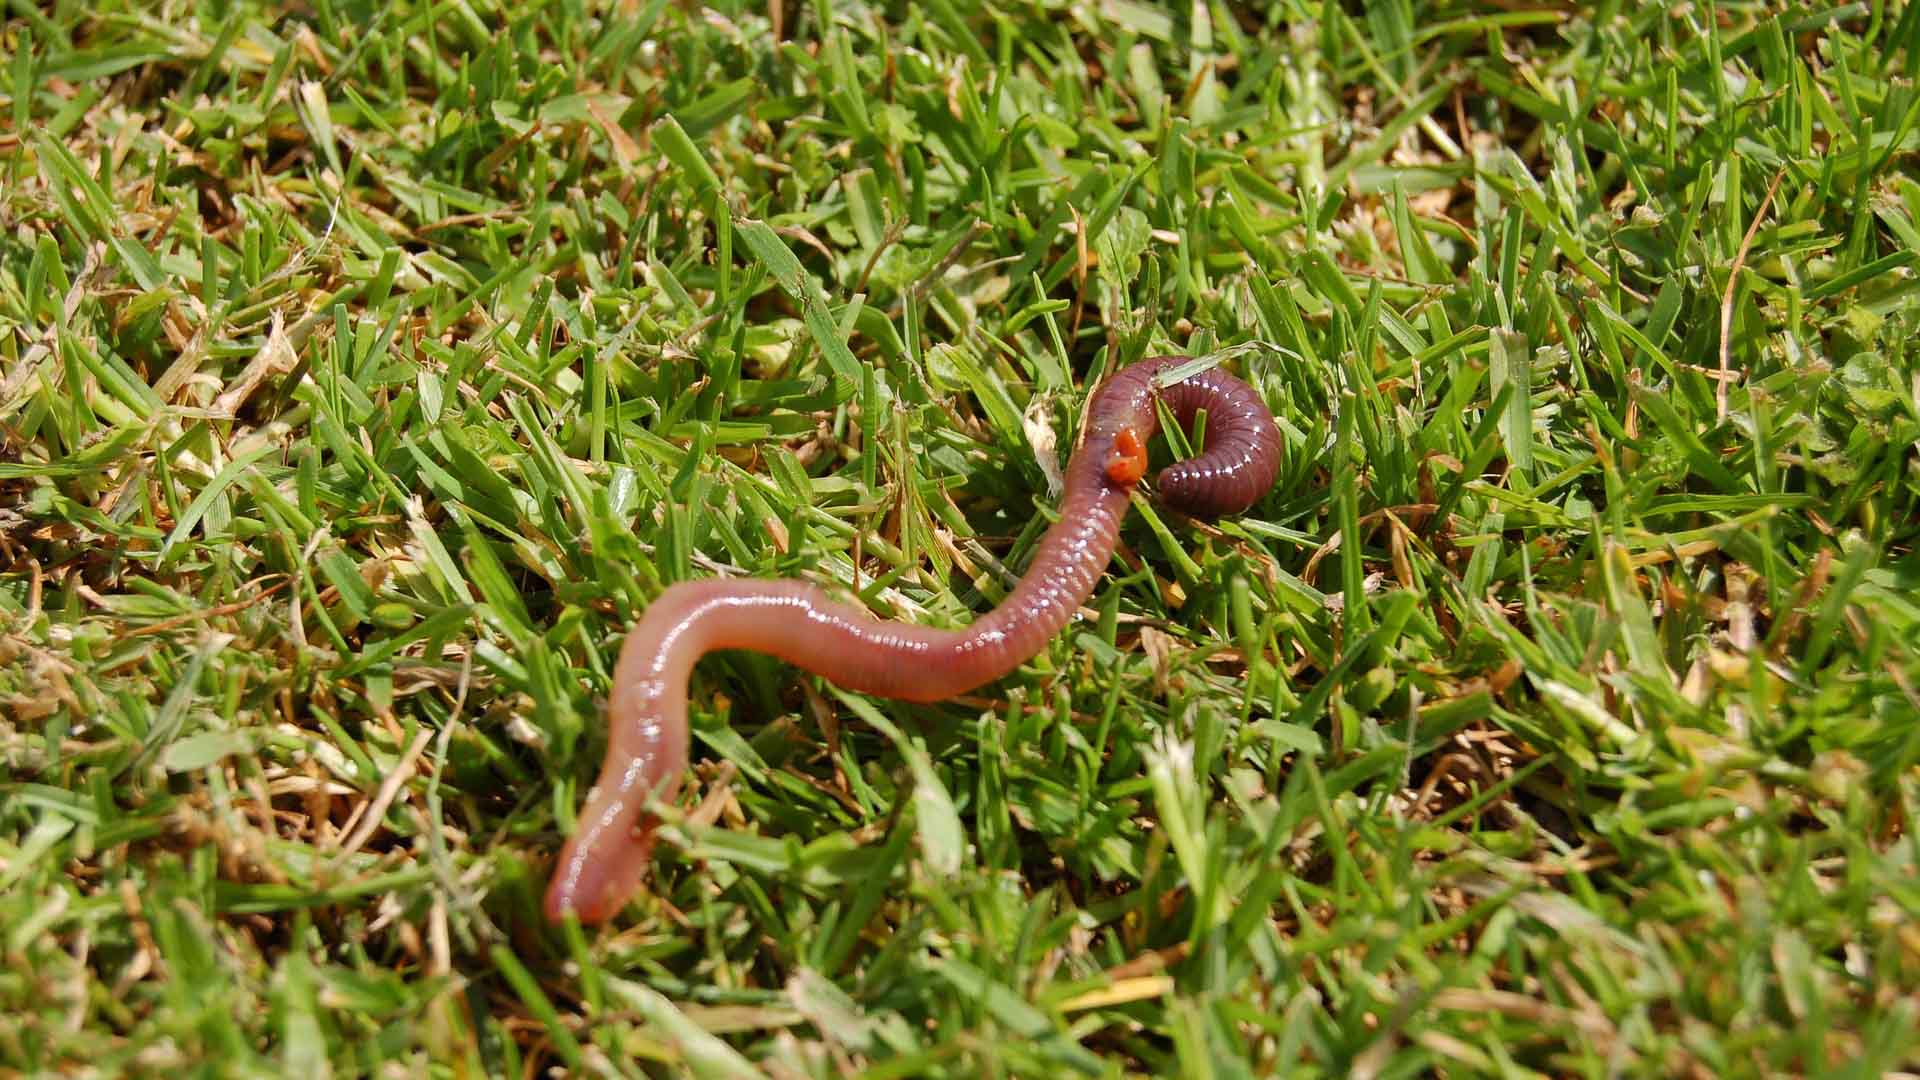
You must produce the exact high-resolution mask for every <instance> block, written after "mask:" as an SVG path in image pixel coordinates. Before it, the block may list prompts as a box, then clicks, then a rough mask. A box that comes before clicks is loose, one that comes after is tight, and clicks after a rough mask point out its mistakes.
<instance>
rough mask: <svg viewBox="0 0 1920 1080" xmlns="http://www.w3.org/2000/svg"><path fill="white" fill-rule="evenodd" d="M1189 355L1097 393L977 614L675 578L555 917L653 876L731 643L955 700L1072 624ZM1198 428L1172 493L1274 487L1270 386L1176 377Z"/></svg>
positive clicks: (1164, 485) (1142, 368) (612, 900)
mask: <svg viewBox="0 0 1920 1080" xmlns="http://www.w3.org/2000/svg"><path fill="white" fill-rule="evenodd" d="M1185 359H1186V358H1184V357H1158V358H1155V359H1150V360H1143V361H1141V362H1139V363H1137V364H1133V365H1131V366H1129V367H1126V368H1123V369H1121V370H1120V371H1119V372H1118V373H1116V374H1115V375H1114V376H1113V377H1111V378H1109V379H1108V380H1107V381H1106V382H1105V383H1104V384H1102V385H1101V386H1100V388H1099V389H1098V390H1096V391H1095V393H1094V396H1093V401H1092V404H1091V406H1090V407H1089V409H1088V411H1087V417H1086V424H1085V428H1086V433H1085V437H1084V438H1083V440H1082V442H1081V445H1080V448H1079V450H1078V451H1076V452H1075V453H1074V455H1073V457H1072V459H1071V460H1070V461H1068V463H1067V474H1066V491H1065V493H1064V494H1063V496H1062V497H1061V501H1060V520H1059V522H1058V523H1056V524H1055V525H1054V526H1053V527H1052V528H1051V529H1049V530H1047V533H1046V535H1045V536H1044V537H1042V538H1041V540H1040V544H1039V547H1038V549H1037V550H1036V551H1035V553H1034V557H1033V562H1032V564H1031V565H1030V566H1029V567H1028V568H1027V573H1026V576H1025V577H1023V578H1021V579H1020V582H1019V584H1018V585H1016V586H1015V587H1014V590H1013V592H1012V593H1011V594H1010V595H1008V596H1007V598H1006V599H1005V600H1004V601H1002V602H1001V604H1000V606H998V607H996V608H994V609H993V610H992V611H990V612H988V613H987V614H985V615H982V616H981V617H980V618H978V619H976V620H974V622H973V624H972V625H971V626H968V627H967V628H966V629H964V630H943V629H938V628H934V627H925V626H914V625H911V624H907V623H898V622H885V621H882V620H879V619H876V618H874V617H873V616H872V615H869V614H867V613H866V612H865V611H863V610H861V609H859V608H855V607H852V606H850V605H848V604H845V603H841V602H839V601H836V600H833V599H830V598H829V597H828V596H827V594H826V593H825V592H823V591H821V590H820V589H818V588H816V587H815V586H813V585H809V584H807V583H805V582H801V581H791V580H776V581H759V580H738V579H733V580H728V579H708V580H702V581H688V582H682V583H680V584H677V585H673V586H671V587H669V588H668V589H667V590H666V591H665V592H663V593H661V594H660V598H659V599H658V600H655V601H654V602H653V604H652V605H651V606H649V607H648V608H647V610H646V612H645V614H643V615H642V616H641V618H640V621H639V622H638V623H636V624H635V625H634V628H633V630H632V631H631V632H630V633H629V634H628V635H627V640H626V643H625V644H624V645H623V646H622V648H621V650H620V660H619V663H618V664H617V665H616V666H615V668H614V672H613V693H612V698H611V700H610V701H609V703H608V707H607V723H608V724H609V726H610V730H609V733H608V746H607V758H606V763H605V764H604V765H603V766H602V767H601V771H600V779H599V781H598V783H597V784H596V785H595V786H594V789H593V792H592V793H591V794H590V795H589V796H588V797H587V802H586V806H585V807H583V808H582V810H581V812H580V820H579V825H578V827H577V828H576V829H575V831H574V833H573V836H572V837H571V838H570V839H569V840H568V841H567V844H566V847H565V848H564V849H563V850H562V851H561V853H560V863H559V866H558V867H557V868H556V869H555V871H554V875H553V881H552V883H551V884H549V885H548V887H547V897H546V911H547V917H548V918H550V919H554V920H559V919H562V918H564V917H565V916H566V914H567V913H568V912H572V913H574V914H575V915H576V916H578V917H579V919H580V921H582V922H585V923H597V922H601V921H604V920H606V919H608V918H610V917H612V916H613V914H614V913H615V912H617V911H618V910H619V909H620V908H621V906H623V905H624V904H625V903H626V902H627V900H628V898H629V897H631V896H632V895H633V894H634V893H635V892H636V891H638V889H639V886H640V879H641V877H642V875H643V874H644V872H645V870H646V867H647V863H648V860H649V856H650V852H651V848H652V823H651V822H650V821H647V820H645V819H646V805H647V802H648V800H649V799H653V798H657V799H660V800H661V801H663V802H665V801H670V800H671V799H672V798H673V796H674V793H675V791H676V790H677V789H678V787H679V783H680V774H681V773H682V772H683V771H684V770H685V768H686V764H687V678H688V676H689V675H690V674H691V673H692V670H693V665H694V661H696V660H698V659H699V658H700V657H701V656H702V655H704V654H706V653H709V652H713V651H715V650H717V649H750V650H753V651H755V652H762V653H766V654H768V655H771V656H777V657H779V658H780V659H782V660H785V661H786V662H788V663H790V664H793V665H795V666H796V667H800V668H804V669H806V670H807V671H810V672H813V673H814V674H816V675H820V676H823V677H824V678H826V679H828V680H829V681H831V682H834V683H837V684H839V685H840V686H843V687H846V688H847V689H849V690H856V691H859V692H861V693H867V694H875V695H878V696H881V697H890V698H899V699H903V700H906V701H939V700H941V699H943V698H949V697H952V696H954V695H955V694H961V693H965V692H966V691H968V690H971V689H973V688H974V687H976V686H979V685H981V684H982V683H986V682H990V681H992V680H994V679H997V678H999V677H1001V676H1003V675H1005V674H1007V673H1008V672H1010V671H1012V670H1013V669H1014V668H1016V667H1019V666H1020V665H1021V664H1022V663H1024V662H1025V661H1026V660H1027V659H1028V658H1029V657H1031V656H1033V655H1034V654H1035V653H1037V652H1039V651H1040V648H1041V646H1043V645H1045V644H1046V643H1047V641H1048V639H1050V638H1052V637H1053V636H1054V635H1055V634H1056V633H1058V632H1059V631H1060V630H1061V628H1063V627H1064V626H1066V624H1067V622H1068V620H1070V619H1071V618H1072V617H1073V614H1074V612H1075V611H1077V610H1078V609H1079V607H1080V605H1081V604H1083V603H1084V602H1086V599H1087V597H1088V596H1090V595H1092V593H1093V587H1094V584H1095V583H1096V582H1097V581H1098V580H1099V577H1100V574H1101V572H1102V571H1104V570H1105V569H1106V566H1107V562H1108V560H1109V559H1111V558H1112V556H1113V546H1114V542H1115V540H1116V539H1117V538H1118V536H1119V533H1120V521H1121V519H1122V518H1123V517H1125V516H1126V512H1127V505H1128V498H1129V496H1130V495H1131V493H1132V491H1133V488H1134V485H1135V484H1137V483H1138V482H1139V480H1140V478H1141V477H1142V476H1143V475H1144V474H1145V472H1146V467H1147V450H1146V445H1147V441H1148V440H1149V439H1151V438H1152V437H1153V435H1154V433H1155V432H1156V431H1157V430H1158V428H1159V418H1158V416H1157V415H1156V413H1155V410H1154V396H1155V393H1156V391H1155V389H1154V385H1153V380H1154V377H1155V376H1156V375H1159V374H1160V373H1162V372H1164V371H1166V370H1167V369H1168V368H1171V367H1172V366H1174V365H1176V364H1180V363H1183V362H1184V361H1185ZM1158 394H1159V396H1160V398H1161V400H1163V401H1165V402H1166V403H1167V405H1168V407H1169V409H1170V411H1171V412H1172V413H1173V415H1174V416H1175V417H1177V418H1178V419H1179V421H1180V424H1181V426H1182V427H1183V428H1188V429H1189V430H1190V429H1191V425H1192V422H1193V417H1194V414H1195V413H1196V412H1197V411H1199V410H1201V409H1204V410H1206V413H1207V430H1206V439H1205V447H1204V449H1203V450H1202V452H1201V453H1200V454H1199V455H1198V456H1196V457H1193V458H1189V459H1188V460H1186V461H1182V462H1178V463H1176V464H1174V465H1171V466H1169V467H1167V468H1166V469H1163V470H1161V472H1160V475H1159V476H1158V477H1157V478H1156V481H1155V483H1156V485H1157V486H1158V488H1159V492H1160V497H1161V499H1162V500H1163V501H1164V502H1166V503H1167V504H1169V505H1171V506H1172V507H1174V508H1175V509H1177V510H1181V511H1183V512H1186V513H1189V514H1192V515H1194V516H1196V517H1216V516H1219V515H1222V514H1231V513H1238V512H1239V511H1241V510H1244V509H1246V508H1247V507H1249V506H1251V505H1253V503H1254V501H1255V500H1256V499H1258V498H1259V497H1260V496H1261V495H1263V494H1265V493H1266V491H1267V489H1268V488H1270V487H1272V486H1273V479H1274V476H1275V474H1276V473H1277V472H1278V470H1279V467H1280V433H1279V431H1278V430H1277V429H1276V428H1275V427H1274V423H1273V416H1272V414H1270V413H1268V412H1267V409H1266V407H1265V406H1264V405H1262V404H1261V403H1260V399H1259V397H1258V395H1256V394H1255V393H1254V392H1253V390H1252V388H1251V387H1249V386H1247V385H1246V384H1245V383H1243V382H1241V381H1240V380H1238V379H1236V378H1234V377H1232V376H1231V375H1228V374H1226V373H1225V372H1222V371H1218V370H1208V371H1204V372H1201V373H1200V374H1198V375H1195V376H1193V377H1191V378H1189V379H1186V380H1184V381H1182V382H1179V383H1176V384H1174V385H1172V386H1169V387H1165V388H1162V389H1160V390H1159V391H1158Z"/></svg>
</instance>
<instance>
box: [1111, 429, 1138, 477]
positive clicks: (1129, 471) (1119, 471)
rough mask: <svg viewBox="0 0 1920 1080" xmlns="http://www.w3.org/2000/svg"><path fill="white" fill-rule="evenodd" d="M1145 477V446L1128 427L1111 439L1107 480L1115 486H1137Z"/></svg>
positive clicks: (1135, 432)
mask: <svg viewBox="0 0 1920 1080" xmlns="http://www.w3.org/2000/svg"><path fill="white" fill-rule="evenodd" d="M1145 475H1147V444H1146V443H1144V442H1142V441H1140V433H1139V432H1137V431H1135V430H1133V429H1132V428H1130V427H1125V428H1121V429H1120V433H1119V434H1118V435H1115V436H1114V437H1113V453H1112V454H1111V455H1110V456H1109V457H1108V458H1107V479H1109V480H1111V481H1113V482H1114V483H1116V484H1137V483H1139V482H1140V478H1141V477H1143V476H1145Z"/></svg>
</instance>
